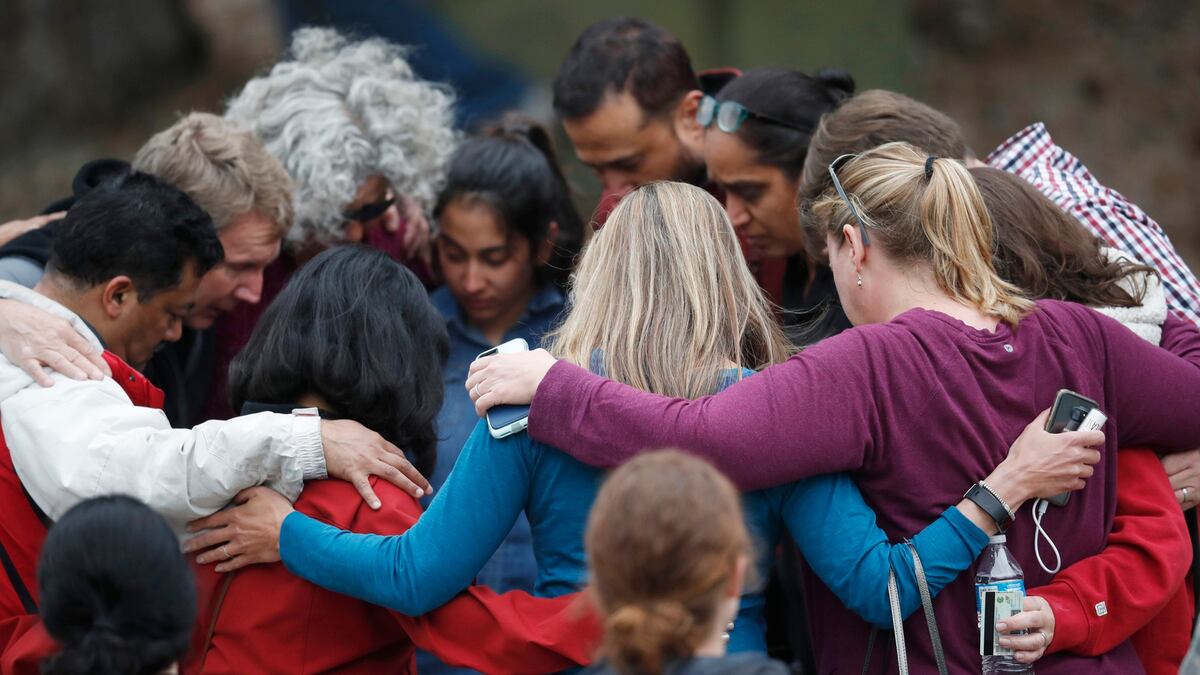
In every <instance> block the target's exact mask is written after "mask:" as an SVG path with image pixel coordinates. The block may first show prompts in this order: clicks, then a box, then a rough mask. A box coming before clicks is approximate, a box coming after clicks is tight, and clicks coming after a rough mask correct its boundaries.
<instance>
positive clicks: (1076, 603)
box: [1029, 450, 1192, 656]
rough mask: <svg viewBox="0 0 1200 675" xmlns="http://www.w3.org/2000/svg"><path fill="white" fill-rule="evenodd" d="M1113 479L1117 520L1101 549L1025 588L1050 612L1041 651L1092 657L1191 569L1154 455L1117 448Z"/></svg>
mask: <svg viewBox="0 0 1200 675" xmlns="http://www.w3.org/2000/svg"><path fill="white" fill-rule="evenodd" d="M1117 475H1118V482H1117V505H1116V509H1117V510H1116V516H1115V518H1114V519H1113V528H1112V532H1110V533H1109V535H1108V543H1107V546H1105V548H1104V550H1102V551H1101V552H1100V553H1098V554H1096V555H1094V556H1091V557H1089V558H1085V559H1084V560H1081V561H1079V562H1077V563H1075V564H1074V565H1071V566H1070V567H1068V568H1067V569H1066V570H1064V571H1063V572H1062V573H1060V574H1059V575H1058V576H1056V577H1055V578H1054V581H1052V582H1051V583H1049V584H1047V585H1045V586H1041V587H1038V588H1034V589H1031V590H1030V591H1029V594H1030V595H1040V596H1042V597H1043V598H1045V599H1046V600H1047V601H1048V602H1049V603H1050V606H1051V607H1052V608H1053V609H1054V622H1055V633H1054V641H1053V642H1052V643H1051V644H1050V647H1049V649H1047V650H1046V651H1047V653H1054V652H1060V651H1071V652H1074V653H1076V654H1082V655H1085V656H1095V655H1099V654H1103V653H1104V652H1107V651H1109V650H1111V649H1113V648H1114V647H1116V646H1117V645H1119V644H1121V643H1122V642H1124V641H1126V640H1128V639H1129V638H1130V637H1131V636H1132V635H1133V634H1134V633H1135V632H1137V631H1138V630H1140V629H1141V628H1142V627H1143V626H1145V625H1146V624H1148V623H1149V622H1150V621H1151V620H1152V619H1154V618H1155V617H1156V616H1158V615H1159V613H1160V612H1161V611H1162V610H1163V608H1164V607H1166V606H1167V604H1168V603H1169V602H1170V600H1171V598H1172V597H1173V596H1174V595H1175V594H1176V593H1177V592H1178V591H1179V589H1180V587H1181V586H1182V584H1183V580H1184V577H1185V576H1186V575H1187V572H1188V569H1189V567H1190V565H1191V561H1192V552H1191V549H1192V547H1191V541H1190V540H1189V539H1188V531H1187V524H1186V523H1185V522H1184V520H1183V513H1182V512H1181V511H1180V509H1179V504H1178V503H1177V502H1176V500H1175V494H1174V492H1172V491H1171V486H1170V484H1169V483H1168V482H1167V474H1166V472H1165V471H1163V468H1162V463H1161V462H1160V461H1159V459H1158V456H1157V455H1155V454H1154V453H1153V452H1151V451H1149V450H1122V451H1121V452H1119V453H1117ZM1131 579H1136V580H1137V583H1129V580H1131ZM1182 650H1183V651H1186V650H1187V641H1186V640H1185V641H1184V644H1183V645H1182ZM1181 655H1182V653H1181Z"/></svg>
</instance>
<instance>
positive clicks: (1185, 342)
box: [1161, 314, 1200, 367]
mask: <svg viewBox="0 0 1200 675" xmlns="http://www.w3.org/2000/svg"><path fill="white" fill-rule="evenodd" d="M1161 346H1162V348H1163V349H1165V350H1167V351H1169V352H1171V353H1172V354H1174V355H1175V356H1178V357H1179V358H1181V359H1183V360H1184V361H1187V362H1188V363H1191V364H1192V365H1194V366H1197V367H1200V328H1197V327H1196V324H1194V323H1192V322H1191V321H1185V320H1183V319H1181V318H1179V317H1177V316H1175V315H1174V314H1168V315H1167V320H1166V321H1165V322H1163V326H1162V342H1161Z"/></svg>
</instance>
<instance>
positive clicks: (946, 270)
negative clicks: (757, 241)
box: [805, 143, 1033, 327]
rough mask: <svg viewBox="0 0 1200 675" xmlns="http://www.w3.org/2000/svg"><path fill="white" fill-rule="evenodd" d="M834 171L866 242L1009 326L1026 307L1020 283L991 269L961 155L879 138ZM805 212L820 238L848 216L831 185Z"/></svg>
mask: <svg viewBox="0 0 1200 675" xmlns="http://www.w3.org/2000/svg"><path fill="white" fill-rule="evenodd" d="M838 177H839V180H840V181H841V183H842V186H843V188H844V189H845V191H846V193H847V195H848V196H849V197H850V199H853V200H854V203H855V207H856V209H857V211H858V215H859V216H861V218H862V219H863V220H864V221H865V222H863V223H862V225H863V227H865V228H867V229H869V230H870V233H871V243H872V245H875V246H882V247H883V248H884V249H886V250H887V252H888V253H889V254H890V255H891V256H893V257H894V258H895V259H896V260H898V261H900V262H904V263H913V264H921V265H928V266H929V267H930V268H931V269H932V271H933V274H934V278H935V279H937V283H938V285H939V286H940V287H941V289H942V290H943V291H945V292H946V293H947V294H948V295H949V296H950V297H952V298H954V299H955V300H957V301H959V302H962V303H964V304H967V305H970V306H972V307H975V308H976V309H978V310H979V311H980V312H983V313H984V314H988V315H991V316H995V317H998V318H999V319H1000V320H1001V321H1003V322H1004V323H1006V324H1008V325H1010V326H1014V327H1015V326H1016V325H1017V323H1018V322H1019V321H1020V320H1021V317H1023V316H1024V315H1026V314H1028V313H1029V312H1030V311H1031V310H1032V309H1033V303H1032V302H1031V301H1030V300H1029V299H1028V298H1025V297H1024V296H1023V295H1022V293H1021V291H1020V289H1018V288H1017V287H1016V286H1014V285H1012V284H1011V283H1009V282H1007V281H1004V280H1003V279H1002V278H1000V276H999V275H998V274H997V273H996V270H995V268H994V266H993V258H994V256H995V231H994V230H993V227H992V220H991V216H989V215H988V211H987V207H986V205H985V204H984V202H983V197H982V196H981V195H980V193H979V188H978V186H977V185H976V184H975V181H974V179H973V178H972V177H971V174H970V172H968V171H967V169H966V167H965V166H963V164H962V162H961V161H959V160H956V159H947V158H937V157H929V156H927V155H925V154H923V153H920V152H918V151H917V149H916V148H914V147H913V146H911V145H909V144H907V143H886V144H884V145H881V146H879V147H877V148H875V149H873V150H868V151H867V152H864V153H862V154H860V155H857V156H856V157H854V158H853V159H851V160H850V161H848V162H846V163H845V164H844V165H842V166H841V167H840V168H839V169H838ZM811 213H812V215H813V218H809V219H806V223H805V225H806V227H810V228H814V229H815V230H817V231H816V232H812V233H810V236H813V237H816V236H818V235H819V239H820V240H824V238H825V235H826V234H829V233H837V232H839V231H840V230H841V228H842V226H843V225H845V224H847V223H850V222H854V220H855V215H854V214H852V213H851V212H850V209H849V207H847V205H846V203H845V201H843V200H842V199H841V197H840V196H839V195H838V194H837V192H835V191H834V190H833V188H832V186H831V187H830V188H829V189H828V190H826V191H825V192H824V193H823V194H822V195H821V196H820V197H819V198H818V199H817V200H816V201H815V202H814V203H813V205H812V209H811Z"/></svg>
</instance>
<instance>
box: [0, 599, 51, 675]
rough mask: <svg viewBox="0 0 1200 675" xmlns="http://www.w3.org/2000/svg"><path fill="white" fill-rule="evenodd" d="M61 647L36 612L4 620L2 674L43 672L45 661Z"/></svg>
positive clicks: (0, 643) (1, 630)
mask: <svg viewBox="0 0 1200 675" xmlns="http://www.w3.org/2000/svg"><path fill="white" fill-rule="evenodd" d="M57 650H58V646H57V645H56V644H55V643H54V639H53V638H51V637H50V635H49V634H48V633H46V630H45V629H44V628H43V627H42V620H41V619H40V618H38V616H37V615H36V614H27V615H23V616H14V617H11V618H8V619H5V620H4V621H0V675H40V673H41V672H42V669H41V664H42V661H43V660H45V659H46V658H47V657H49V656H50V655H51V654H53V653H54V652H56V651H57Z"/></svg>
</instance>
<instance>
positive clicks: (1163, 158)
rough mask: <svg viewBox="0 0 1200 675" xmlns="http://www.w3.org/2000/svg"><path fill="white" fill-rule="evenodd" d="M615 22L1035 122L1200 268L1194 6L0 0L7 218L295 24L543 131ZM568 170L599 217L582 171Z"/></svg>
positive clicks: (968, 120) (722, 55) (238, 79)
mask: <svg viewBox="0 0 1200 675" xmlns="http://www.w3.org/2000/svg"><path fill="white" fill-rule="evenodd" d="M616 14H637V15H640V16H643V17H645V18H647V19H649V20H651V21H655V22H658V23H660V24H662V25H664V26H666V27H667V28H669V29H670V30H672V31H673V32H675V33H676V34H677V35H678V36H679V37H680V38H681V39H682V40H683V41H684V43H685V44H686V45H687V47H688V49H689V51H690V52H691V54H692V58H693V61H694V62H695V65H696V67H697V68H700V69H703V68H710V67H717V66H725V65H734V66H739V67H742V68H748V67H753V66H758V65H788V66H793V67H796V68H800V69H802V70H810V71H811V70H815V69H817V68H820V67H822V66H840V67H844V68H846V69H847V70H849V71H850V72H851V73H852V74H853V75H854V77H855V79H856V80H857V81H858V86H859V88H860V89H867V88H872V87H885V88H890V89H896V90H899V91H903V92H906V93H908V94H910V95H913V96H915V97H917V98H919V99H922V100H924V101H927V102H928V103H930V104H932V105H934V106H936V107H938V108H940V109H942V110H945V111H946V112H948V113H950V114H951V115H952V116H954V117H955V118H956V119H958V120H959V121H960V122H961V123H962V125H963V127H964V128H965V130H966V132H967V135H968V139H969V141H970V143H971V144H972V146H973V148H974V149H975V150H976V151H977V152H979V153H984V152H986V151H987V150H989V149H990V148H991V147H993V146H995V145H996V144H997V143H999V142H1000V141H1002V140H1004V138H1006V137H1007V136H1008V135H1009V134H1011V133H1012V132H1014V131H1016V130H1018V129H1020V128H1021V127H1023V126H1025V125H1026V124H1028V123H1030V122H1033V121H1038V120H1041V121H1044V122H1046V123H1047V125H1048V126H1049V128H1050V130H1051V132H1052V133H1053V135H1054V137H1055V139H1056V140H1057V141H1058V142H1059V144H1061V145H1063V146H1065V147H1067V148H1068V149H1070V150H1071V151H1072V152H1074V153H1075V154H1076V155H1077V156H1079V157H1080V159H1082V160H1083V162H1084V163H1085V164H1087V165H1088V167H1089V168H1091V169H1092V171H1093V173H1095V174H1096V176H1097V177H1098V178H1099V179H1100V180H1101V181H1103V182H1105V183H1107V184H1109V185H1111V186H1113V187H1115V188H1116V189H1118V190H1120V191H1121V192H1123V193H1124V194H1125V195H1126V196H1128V197H1130V198H1131V199H1133V200H1134V201H1136V202H1137V203H1138V204H1139V205H1141V206H1142V207H1143V208H1144V209H1145V210H1146V211H1148V212H1149V213H1150V214H1151V215H1153V216H1154V217H1156V218H1157V219H1158V220H1159V221H1160V222H1161V223H1162V224H1163V225H1164V227H1165V228H1166V229H1167V231H1168V233H1169V234H1170V235H1171V238H1172V239H1173V240H1174V241H1175V243H1176V245H1177V246H1178V247H1179V248H1180V249H1181V250H1182V251H1183V253H1184V257H1185V258H1186V259H1187V260H1188V261H1189V263H1190V265H1191V266H1192V268H1193V269H1197V268H1200V215H1198V213H1200V189H1198V188H1200V185H1198V184H1197V180H1196V177H1197V175H1198V173H1200V115H1197V114H1196V112H1195V111H1196V110H1198V109H1200V3H1198V2H1194V1H1187V0H1145V1H1141V2H1139V1H1135V0H1060V1H1059V2H1055V3H1047V2H1039V3H1033V2H1022V1H1016V0H908V1H906V2H898V1H896V0H842V1H840V2H821V3H818V2H795V1H794V0H736V1H735V0H656V1H655V2H653V3H648V2H644V0H643V1H641V2H639V1H636V0H594V1H593V2H588V3H577V2H566V1H558V2H548V1H537V0H506V1H505V2H502V3H500V2H494V0H493V1H489V0H325V1H319V0H290V1H280V2H274V1H272V0H105V1H104V2H88V1H87V0H3V2H0V222H3V221H6V220H9V219H11V218H16V217H23V216H26V215H29V214H32V213H35V212H37V211H40V210H41V208H42V206H43V205H45V204H46V203H47V202H49V201H50V200H51V199H53V198H54V197H57V196H61V195H62V194H64V193H65V192H66V191H68V189H69V186H70V179H71V176H72V175H73V174H74V171H75V169H76V168H77V167H78V166H79V165H80V164H82V163H83V162H84V161H86V160H88V159H92V158H95V157H99V156H113V157H126V158H127V157H129V156H131V155H132V153H133V152H134V151H135V150H136V149H137V147H138V146H139V145H141V143H142V142H143V141H145V139H146V138H148V137H149V136H150V135H151V134H152V133H153V132H155V131H156V130H159V129H161V128H164V127H166V126H167V125H169V124H170V123H171V122H172V121H173V120H174V119H175V118H176V117H177V116H178V115H180V114H182V113H184V112H186V111H189V110H193V109H202V110H213V111H219V110H220V108H221V106H222V102H223V100H224V99H225V98H226V97H227V96H229V95H230V94H232V93H233V92H234V91H236V90H237V88H238V87H239V86H240V84H241V83H243V82H244V81H245V80H246V79H247V78H248V77H250V76H251V75H253V74H255V73H256V72H259V71H260V70H262V69H263V68H265V67H267V66H269V64H270V63H271V62H272V61H273V60H274V59H275V58H276V57H277V56H278V54H279V52H280V50H281V49H282V47H283V45H284V44H285V42H286V39H285V36H286V35H287V33H288V31H290V30H291V29H292V28H294V27H295V26H298V25H303V24H305V23H312V22H318V23H333V24H336V25H340V26H341V27H343V28H348V29H351V30H353V31H355V32H357V33H359V34H363V35H366V34H381V35H384V36H386V37H389V38H391V39H394V40H399V41H401V42H406V43H410V44H413V45H414V52H413V58H414V62H415V63H416V67H417V68H418V70H419V71H420V72H422V74H423V75H424V76H426V77H429V78H431V79H438V80H441V81H447V82H450V83H452V84H454V85H456V86H458V87H460V88H462V90H463V92H464V106H463V111H462V113H461V114H460V119H461V120H462V122H463V123H464V125H472V124H475V123H478V122H479V121H482V120H484V119H486V117H488V116H489V115H491V114H494V113H495V112H496V111H499V110H502V109H505V108H508V107H511V106H520V107H522V108H525V109H526V110H527V111H530V112H532V113H534V114H536V115H541V116H543V118H544V119H546V121H547V122H550V121H551V119H550V118H549V115H550V114H551V113H550V108H549V90H548V86H547V84H548V81H549V79H550V78H551V77H552V76H553V74H554V72H555V70H556V69H557V67H558V64H559V61H560V60H561V58H562V56H563V55H564V54H565V53H566V51H567V49H568V47H569V46H570V44H571V42H572V41H573V40H574V39H575V37H576V35H577V34H578V33H579V31H580V30H581V29H582V28H583V27H584V26H586V25H587V24H589V23H591V22H592V21H595V20H597V19H600V18H604V17H607V16H613V15H616ZM563 155H564V157H566V158H571V153H570V151H569V149H568V150H565V151H564V153H563ZM571 175H572V177H573V180H574V181H575V183H576V185H577V187H578V189H579V191H580V193H581V199H582V200H583V202H582V203H584V204H589V205H590V204H591V203H594V200H595V196H596V195H597V194H598V188H597V186H596V185H595V183H594V182H593V181H592V180H591V178H590V176H588V175H587V174H586V172H584V171H582V170H580V168H579V167H578V166H575V167H573V169H572V171H571Z"/></svg>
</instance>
